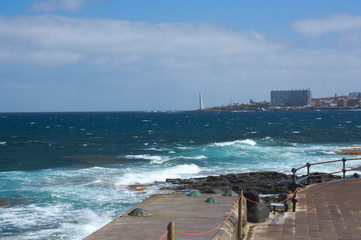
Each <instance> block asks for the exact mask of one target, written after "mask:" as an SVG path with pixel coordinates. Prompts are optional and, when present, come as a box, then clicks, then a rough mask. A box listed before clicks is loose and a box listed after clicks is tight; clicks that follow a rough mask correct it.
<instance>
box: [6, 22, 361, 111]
mask: <svg viewBox="0 0 361 240" xmlns="http://www.w3.org/2000/svg"><path fill="white" fill-rule="evenodd" d="M327 19H332V17H329V18H327ZM353 19H355V21H354V23H353V25H352V24H348V25H349V27H348V28H346V27H345V26H344V25H343V26H344V27H343V28H342V27H338V28H336V27H334V28H331V27H330V28H328V30H326V28H325V27H323V28H322V27H320V28H321V29H324V30H323V32H322V31H321V30H317V28H316V27H315V26H314V27H315V29H316V30H312V31H311V30H310V29H308V28H307V26H309V25H312V24H309V22H307V21H306V20H302V21H303V22H302V21H298V22H295V23H294V24H293V25H292V26H294V27H295V26H296V27H298V28H299V29H303V30H299V31H300V32H302V31H303V33H305V34H306V33H307V34H311V33H312V34H313V35H314V36H318V35H320V34H326V33H330V32H332V31H341V30H342V29H348V30H347V31H349V32H348V33H349V34H350V35H349V36H352V35H351V34H356V35H354V36H357V31H358V27H357V26H358V20H357V19H358V18H357V17H356V16H354V18H353ZM310 21H311V23H314V22H312V21H316V20H314V19H311V20H310ZM316 22H317V21H316ZM321 22H322V21H321ZM301 23H302V24H301ZM321 25H322V24H321ZM351 25H352V26H353V27H352V28H351V27H350V26H351ZM301 26H303V28H302V27H301ZM322 26H324V25H322ZM296 27H295V28H296ZM307 29H308V30H307ZM340 29H341V30H340ZM342 31H343V30H342ZM0 36H1V38H0V66H2V69H6V68H9V67H11V68H12V69H15V70H13V71H10V70H9V71H8V72H4V71H2V72H1V75H2V78H1V79H0V87H1V88H2V89H4V92H7V93H6V94H8V95H10V94H12V95H14V94H20V93H21V94H23V95H27V94H30V92H31V93H35V94H32V95H31V97H30V96H29V99H32V98H33V96H34V95H36V93H40V94H38V95H39V98H40V96H42V99H45V98H51V96H54V92H55V91H56V92H59V94H58V95H56V94H55V95H56V96H57V98H56V100H54V101H56V102H54V103H53V105H54V106H57V107H58V109H59V106H63V105H64V106H71V107H74V104H73V103H74V102H79V106H78V107H77V109H80V110H84V109H87V108H85V107H84V106H88V107H89V102H91V103H92V106H97V109H98V110H112V109H114V110H119V107H120V106H121V110H150V109H158V110H159V109H161V110H162V109H192V106H193V107H194V106H197V96H198V92H200V91H202V92H203V94H204V99H205V101H206V102H205V103H206V106H214V105H220V104H223V103H224V104H227V103H228V100H229V99H230V96H233V97H234V98H233V99H234V102H237V101H238V102H248V101H249V99H250V98H252V99H253V100H256V101H257V100H269V92H270V90H272V89H274V88H312V90H313V92H314V95H315V96H327V95H330V94H331V95H333V94H334V93H335V92H336V91H337V92H339V91H340V90H341V91H345V93H347V91H356V90H357V89H356V86H358V85H359V84H358V78H359V76H360V75H361V68H360V66H361V48H360V47H359V46H361V45H357V44H356V43H355V44H354V46H353V47H350V46H349V44H346V42H347V41H351V40H350V39H351V38H346V36H345V35H344V36H342V38H340V39H338V40H339V42H340V45H339V46H338V47H337V48H333V47H332V46H327V45H323V46H322V47H321V48H320V47H313V46H311V47H307V44H305V43H302V42H301V43H300V41H299V42H293V41H291V40H289V39H287V38H282V37H272V36H268V35H265V34H261V33H258V32H252V31H242V30H239V29H235V28H230V27H224V26H217V25H213V24H207V23H204V24H192V23H164V24H151V23H142V22H129V21H120V20H108V19H77V18H70V17H64V16H56V15H46V16H16V17H0ZM353 39H357V38H356V37H354V38H353ZM341 40H342V41H344V42H343V43H342V44H341ZM354 41H355V40H354ZM343 44H344V45H343ZM346 45H347V47H343V46H346ZM5 66H6V67H5ZM11 68H9V69H11ZM19 69H21V71H19ZM326 85H327V86H328V87H327V88H326V87H325V86H326ZM330 89H331V90H330ZM330 91H331V93H330ZM6 94H5V95H3V96H2V98H3V99H1V98H0V102H4V103H5V102H9V101H10V100H9V99H12V101H18V102H19V106H24V102H20V101H19V100H17V99H16V98H13V97H12V96H10V97H6ZM49 94H50V96H48V95H49ZM69 95H71V96H76V97H72V98H75V99H72V98H70V97H69ZM65 96H68V97H67V98H65ZM95 96H99V98H96V97H95ZM134 96H142V98H143V99H142V100H143V102H142V103H134V101H133V99H134ZM207 96H208V99H207ZM236 96H238V97H236ZM193 97H194V98H193ZM165 99H167V101H165ZM170 99H172V100H170ZM32 101H38V102H40V100H39V99H38V100H36V99H34V100H27V103H29V104H30V103H31V102H32ZM130 102H131V103H132V104H133V105H131V104H130V105H128V104H129V103H130ZM120 103H122V104H123V105H120ZM34 104H38V103H34ZM44 104H45V103H44ZM66 104H68V105H66ZM137 104H138V105H137ZM105 106H106V107H105ZM5 107H6V106H5ZM71 107H70V108H71ZM64 108H65V107H64ZM0 109H1V104H0ZM40 110H43V109H40ZM65 110H67V109H66V108H65ZM90 110H92V109H90ZM93 110H96V109H93Z"/></svg>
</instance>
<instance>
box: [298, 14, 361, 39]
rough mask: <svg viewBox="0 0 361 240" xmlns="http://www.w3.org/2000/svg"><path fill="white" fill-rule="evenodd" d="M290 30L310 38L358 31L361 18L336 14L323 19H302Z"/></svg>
mask: <svg viewBox="0 0 361 240" xmlns="http://www.w3.org/2000/svg"><path fill="white" fill-rule="evenodd" d="M292 28H293V29H294V30H295V31H297V32H299V33H301V34H304V35H312V36H320V35H324V34H329V33H339V32H347V31H351V30H356V29H358V30H360V29H361V16H359V15H351V14H336V15H331V16H327V17H324V18H314V19H304V20H299V21H296V22H294V23H293V24H292Z"/></svg>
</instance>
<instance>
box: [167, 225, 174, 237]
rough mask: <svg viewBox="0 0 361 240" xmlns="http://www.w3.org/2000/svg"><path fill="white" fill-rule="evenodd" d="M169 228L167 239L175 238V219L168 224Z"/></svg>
mask: <svg viewBox="0 0 361 240" xmlns="http://www.w3.org/2000/svg"><path fill="white" fill-rule="evenodd" d="M167 230H168V234H167V240H174V221H171V222H170V223H169V224H168V227H167Z"/></svg>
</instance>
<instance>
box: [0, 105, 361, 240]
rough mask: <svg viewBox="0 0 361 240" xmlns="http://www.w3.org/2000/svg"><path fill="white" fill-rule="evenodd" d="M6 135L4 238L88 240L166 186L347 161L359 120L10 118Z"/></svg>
mask: <svg viewBox="0 0 361 240" xmlns="http://www.w3.org/2000/svg"><path fill="white" fill-rule="evenodd" d="M0 131H1V132H0V152H1V155H0V205H3V206H2V207H0V238H1V239H82V238H83V237H85V236H87V235H89V234H90V233H91V232H93V231H95V230H96V229H98V228H99V227H101V226H103V225H104V224H106V223H108V222H109V221H111V220H112V219H114V218H116V217H117V216H119V215H121V214H122V213H123V212H125V211H126V210H128V209H129V208H131V207H132V206H134V205H135V204H137V203H139V202H140V201H142V200H143V199H144V198H146V197H147V196H149V195H151V194H153V193H156V192H159V188H160V187H162V186H164V185H165V183H164V181H165V180H166V178H178V177H180V178H187V177H195V176H206V175H218V174H224V173H235V172H248V171H264V170H276V171H280V172H286V173H290V171H291V169H292V168H293V167H298V166H301V165H304V164H305V163H306V162H319V161H325V160H334V159H339V158H340V156H337V155H335V154H334V150H336V149H338V148H342V147H347V146H349V145H352V144H356V145H357V144H360V142H361V112H360V111H314V112H313V111H312V112H311V111H307V112H156V113H154V112H152V113H148V112H104V113H2V114H0ZM356 165H359V164H358V163H357V161H355V162H354V163H351V162H350V164H349V163H348V165H347V166H348V167H352V166H356ZM313 170H315V171H316V170H317V171H324V172H329V171H336V170H340V164H337V163H335V164H330V165H321V166H314V169H313ZM301 173H302V172H301ZM152 183H157V184H155V185H152V186H151V187H149V188H148V189H147V190H146V191H145V192H137V191H133V190H131V189H129V188H127V186H128V185H131V184H152Z"/></svg>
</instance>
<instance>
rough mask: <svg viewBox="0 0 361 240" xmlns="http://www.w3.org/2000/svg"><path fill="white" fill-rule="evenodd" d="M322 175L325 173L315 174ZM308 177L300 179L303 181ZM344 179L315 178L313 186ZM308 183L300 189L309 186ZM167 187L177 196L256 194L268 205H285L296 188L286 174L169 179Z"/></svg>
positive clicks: (300, 184) (312, 180) (268, 173)
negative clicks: (193, 193)
mask: <svg viewBox="0 0 361 240" xmlns="http://www.w3.org/2000/svg"><path fill="white" fill-rule="evenodd" d="M313 174H314V175H319V174H321V173H313ZM301 177H304V176H299V177H298V178H301ZM339 178H341V177H340V176H335V175H325V176H322V177H321V176H320V177H313V178H311V179H310V184H312V183H321V182H327V181H331V180H336V179H339ZM305 181H306V180H304V181H303V182H301V183H299V184H298V186H301V187H302V186H303V185H304V184H306V182H305ZM166 182H167V183H171V184H172V185H171V186H168V187H164V188H162V190H173V191H176V192H185V191H190V190H198V191H200V192H201V193H220V192H222V191H223V192H224V191H226V190H233V191H235V192H236V193H240V191H241V190H244V191H245V192H246V191H251V190H253V191H256V192H257V193H258V194H263V195H268V196H266V197H264V198H262V201H264V202H275V201H282V200H284V199H285V196H287V194H290V193H292V192H293V191H294V186H293V185H292V174H284V173H279V172H272V171H267V172H248V173H238V174H227V175H220V176H208V177H201V178H190V179H180V178H176V179H167V180H166Z"/></svg>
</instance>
